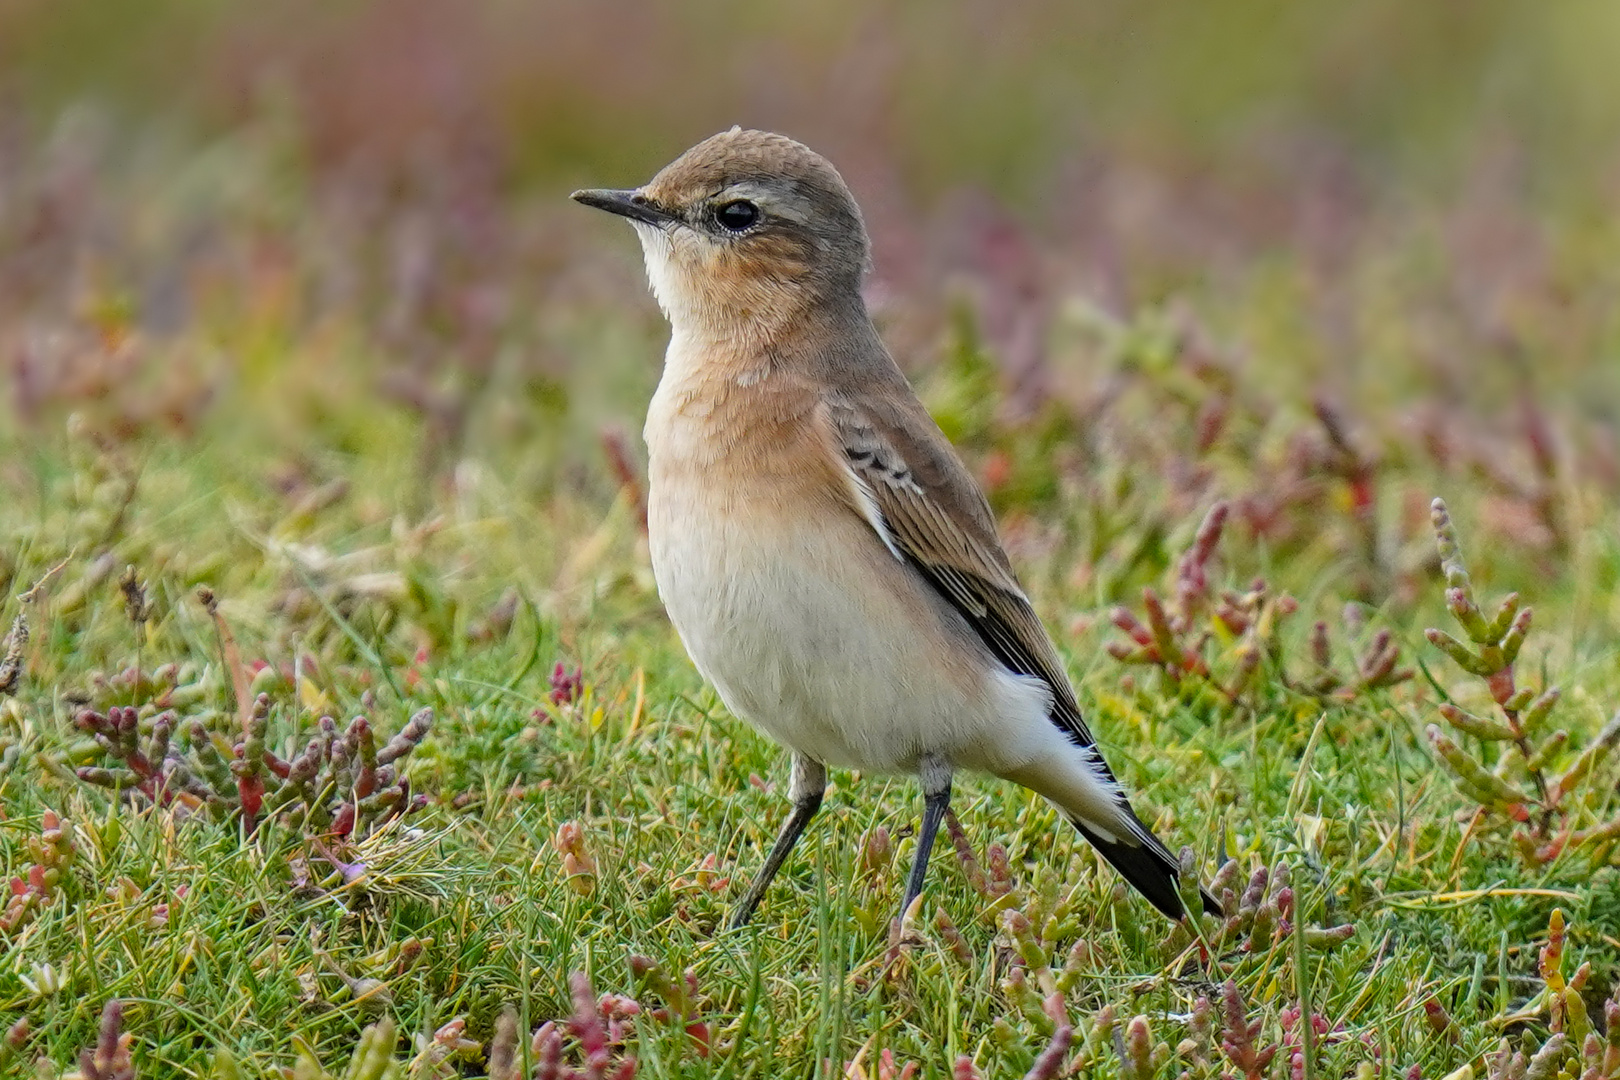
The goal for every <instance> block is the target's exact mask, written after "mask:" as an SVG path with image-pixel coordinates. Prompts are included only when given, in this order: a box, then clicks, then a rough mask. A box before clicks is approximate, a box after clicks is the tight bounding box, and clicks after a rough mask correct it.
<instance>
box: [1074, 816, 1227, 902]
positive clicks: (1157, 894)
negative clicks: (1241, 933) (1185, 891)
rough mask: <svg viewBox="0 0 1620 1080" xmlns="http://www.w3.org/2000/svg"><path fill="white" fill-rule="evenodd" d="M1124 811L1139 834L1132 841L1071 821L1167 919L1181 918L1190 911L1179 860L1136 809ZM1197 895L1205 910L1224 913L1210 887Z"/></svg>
mask: <svg viewBox="0 0 1620 1080" xmlns="http://www.w3.org/2000/svg"><path fill="white" fill-rule="evenodd" d="M1125 812H1126V813H1127V814H1130V817H1131V820H1132V822H1134V823H1135V825H1136V826H1137V828H1138V830H1139V832H1138V835H1137V836H1134V837H1132V838H1131V839H1130V840H1109V839H1105V838H1104V837H1102V836H1100V835H1098V834H1097V833H1096V832H1095V831H1093V830H1092V829H1090V828H1088V827H1087V826H1086V823H1085V822H1084V821H1082V820H1080V818H1078V817H1072V816H1071V817H1070V818H1069V820H1070V821H1072V822H1074V827H1075V828H1076V829H1079V830H1080V835H1081V836H1084V837H1085V838H1086V840H1087V841H1088V842H1089V843H1090V844H1091V846H1092V847H1094V848H1096V849H1097V851H1098V852H1099V853H1100V854H1101V855H1102V857H1103V858H1105V859H1107V860H1108V862H1109V865H1111V866H1112V867H1113V868H1114V869H1115V870H1118V871H1119V876H1120V877H1122V878H1124V879H1125V880H1126V881H1128V882H1130V884H1131V887H1132V888H1134V889H1135V890H1136V891H1137V892H1139V893H1141V894H1142V895H1143V896H1144V897H1146V898H1147V901H1148V903H1150V904H1152V905H1153V906H1154V907H1156V908H1158V909H1159V911H1161V912H1163V913H1164V915H1165V916H1166V917H1167V918H1171V919H1180V918H1182V917H1183V916H1184V915H1186V914H1187V908H1186V905H1185V904H1183V903H1182V900H1181V890H1180V888H1179V887H1178V886H1179V883H1180V881H1181V867H1180V865H1179V864H1178V863H1177V862H1176V859H1175V856H1173V855H1171V854H1170V851H1169V849H1167V848H1166V847H1165V846H1164V844H1162V843H1161V842H1160V841H1159V838H1158V837H1156V836H1154V835H1153V833H1152V831H1151V830H1149V829H1148V827H1147V826H1146V825H1144V824H1143V823H1142V821H1141V819H1140V818H1138V817H1137V816H1136V814H1135V813H1134V812H1132V811H1131V810H1130V809H1129V808H1126V810H1125ZM1131 841H1136V842H1135V843H1132V842H1131ZM1198 895H1199V896H1200V897H1201V898H1202V899H1203V902H1204V911H1205V912H1206V913H1208V914H1210V915H1217V916H1218V915H1220V914H1221V905H1220V901H1218V900H1216V899H1215V897H1213V896H1211V895H1210V893H1209V890H1208V889H1206V888H1204V887H1203V886H1202V885H1200V886H1199V887H1198Z"/></svg>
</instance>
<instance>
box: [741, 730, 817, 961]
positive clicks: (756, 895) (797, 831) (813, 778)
mask: <svg viewBox="0 0 1620 1080" xmlns="http://www.w3.org/2000/svg"><path fill="white" fill-rule="evenodd" d="M826 791H827V767H826V766H825V765H823V764H822V763H821V762H819V761H816V760H814V759H813V758H807V757H805V756H804V755H803V754H798V753H796V754H794V755H793V780H792V783H791V786H790V789H789V795H790V797H791V798H792V799H793V810H792V812H791V813H789V814H788V817H787V820H786V821H784V822H783V823H782V831H781V832H779V833H777V834H776V843H774V844H772V845H771V853H770V854H769V855H767V856H765V865H764V866H762V867H760V869H759V873H758V874H757V875H755V877H754V883H753V884H752V885H750V886H748V893H747V895H746V896H744V897H743V898H742V903H740V904H738V905H737V910H736V913H735V914H733V915H732V916H731V928H732V929H733V930H735V929H737V928H738V927H740V926H746V925H747V924H748V920H749V919H751V918H753V917H754V909H755V908H756V907H758V906H759V902H760V900H761V899H763V898H764V896H765V890H766V889H768V888H770V885H771V879H772V878H774V877H775V876H776V872H777V871H778V870H780V869H782V864H783V863H784V862H786V861H787V857H788V853H789V852H791V851H792V850H793V845H794V844H796V843H798V842H799V836H800V835H801V834H802V833H803V832H804V827H805V826H806V825H808V824H810V819H811V818H813V817H815V816H816V811H817V810H819V809H821V797H822V796H823V795H824V794H826Z"/></svg>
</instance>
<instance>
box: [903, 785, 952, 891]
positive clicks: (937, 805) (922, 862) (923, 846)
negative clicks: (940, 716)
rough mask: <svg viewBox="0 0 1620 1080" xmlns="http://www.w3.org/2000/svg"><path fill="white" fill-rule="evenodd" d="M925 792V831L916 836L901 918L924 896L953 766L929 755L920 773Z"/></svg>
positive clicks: (923, 823)
mask: <svg viewBox="0 0 1620 1080" xmlns="http://www.w3.org/2000/svg"><path fill="white" fill-rule="evenodd" d="M920 775H921V779H922V789H923V819H922V829H921V831H919V832H918V833H917V853H916V854H915V855H913V856H912V859H911V875H910V876H909V877H907V878H906V899H905V902H904V903H902V904H901V905H900V917H901V919H902V920H903V919H904V918H905V916H906V912H907V911H910V910H911V902H912V901H913V900H915V899H917V897H919V896H921V895H922V891H923V880H924V879H925V878H926V877H927V876H928V856H929V854H930V853H932V852H933V850H934V836H935V835H936V834H937V833H938V832H939V823H940V822H941V821H943V820H944V819H945V811H946V810H947V809H949V808H950V805H951V767H950V765H949V764H947V763H946V762H944V761H942V760H941V759H939V758H937V757H934V756H932V755H930V756H929V757H926V758H924V759H923V762H922V768H921V770H920Z"/></svg>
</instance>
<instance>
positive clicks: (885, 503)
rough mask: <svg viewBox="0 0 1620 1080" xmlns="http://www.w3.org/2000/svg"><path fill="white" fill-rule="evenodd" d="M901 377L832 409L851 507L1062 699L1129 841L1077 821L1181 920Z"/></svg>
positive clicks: (1152, 849) (974, 498) (985, 526)
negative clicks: (895, 382)
mask: <svg viewBox="0 0 1620 1080" xmlns="http://www.w3.org/2000/svg"><path fill="white" fill-rule="evenodd" d="M894 377H895V379H897V380H899V383H898V385H897V386H896V387H894V388H893V390H894V391H895V392H891V393H887V394H877V395H873V394H867V395H863V397H862V400H861V403H860V404H858V405H857V404H856V403H855V401H854V400H852V398H851V397H843V396H826V397H823V399H822V402H821V408H820V418H821V419H822V420H823V422H824V423H825V425H826V431H827V434H828V436H829V438H830V439H831V441H832V443H833V447H832V449H833V452H834V453H841V454H842V455H843V459H844V460H843V464H844V466H845V475H846V477H847V478H848V480H849V493H850V499H851V503H852V504H853V506H854V507H855V509H856V510H858V511H859V512H860V514H861V515H862V516H863V517H865V519H866V520H867V522H868V523H869V524H870V525H871V526H872V529H873V530H874V531H875V532H876V533H877V534H878V537H879V538H880V539H881V540H882V541H883V543H884V545H885V546H886V547H887V548H888V549H889V551H890V552H891V553H892V554H893V555H894V557H895V558H897V559H899V560H901V561H902V562H905V563H908V564H910V565H911V566H913V567H915V568H916V570H917V571H918V572H919V573H920V574H922V576H923V578H924V579H925V580H927V581H928V583H929V584H930V585H932V586H933V587H934V588H935V590H937V591H938V592H939V594H940V595H941V596H943V597H944V598H945V599H946V600H947V601H949V602H950V604H951V605H952V606H953V607H955V608H956V610H957V611H958V612H960V613H961V615H962V617H963V618H964V619H966V620H967V623H968V625H969V626H970V627H972V628H973V630H974V631H975V632H976V633H977V634H978V635H979V637H980V638H981V639H983V641H984V643H985V645H986V646H988V647H989V649H990V651H991V653H993V654H994V655H995V656H996V657H997V658H998V659H999V660H1000V661H1001V662H1002V663H1003V664H1005V665H1006V666H1007V667H1008V668H1009V669H1011V670H1012V671H1015V672H1017V673H1019V674H1020V675H1030V676H1034V677H1035V678H1038V679H1040V680H1041V681H1042V682H1044V683H1046V685H1047V686H1048V687H1050V688H1051V691H1052V712H1051V714H1050V718H1051V720H1052V723H1054V724H1056V725H1057V726H1058V727H1059V728H1060V729H1061V730H1062V731H1063V732H1064V733H1065V734H1066V735H1068V737H1069V740H1070V741H1071V742H1072V743H1074V744H1075V745H1076V746H1077V747H1081V748H1085V755H1084V757H1085V765H1086V767H1087V768H1089V769H1092V770H1094V772H1095V775H1096V776H1097V778H1098V779H1099V780H1101V781H1102V782H1103V783H1104V784H1105V785H1106V786H1111V787H1112V789H1113V792H1114V797H1115V798H1116V799H1117V806H1118V809H1119V811H1120V813H1121V814H1122V816H1123V823H1124V824H1125V826H1126V828H1127V829H1128V833H1127V834H1126V835H1119V834H1118V833H1117V826H1118V825H1119V824H1121V822H1120V821H1118V820H1116V821H1110V822H1096V821H1091V820H1088V819H1087V817H1086V816H1085V815H1084V814H1083V813H1081V812H1079V811H1078V810H1075V809H1071V810H1070V814H1069V816H1070V819H1071V820H1072V821H1073V822H1074V824H1075V825H1076V827H1078V828H1079V829H1080V831H1081V833H1082V834H1084V836H1085V837H1086V839H1087V840H1089V841H1090V842H1091V843H1092V845H1093V846H1095V847H1096V848H1097V850H1098V851H1099V852H1101V853H1102V855H1103V857H1104V858H1106V859H1107V860H1108V861H1109V862H1110V863H1112V864H1113V865H1114V868H1115V869H1117V870H1118V871H1119V872H1120V874H1121V875H1123V876H1124V878H1125V880H1127V881H1129V882H1130V883H1131V884H1132V885H1134V886H1135V887H1136V888H1137V889H1138V890H1140V891H1141V892H1142V894H1143V895H1144V896H1146V897H1147V898H1148V900H1149V901H1150V902H1151V903H1152V904H1153V906H1154V907H1156V908H1158V909H1159V910H1160V911H1162V912H1164V914H1166V915H1167V916H1169V917H1170V918H1172V919H1177V918H1180V917H1181V916H1182V915H1183V914H1184V913H1185V906H1184V904H1183V903H1182V900H1181V897H1180V895H1179V893H1178V886H1177V881H1178V879H1179V876H1180V863H1179V862H1178V860H1177V859H1176V857H1175V856H1174V855H1172V854H1171V852H1170V849H1169V848H1167V847H1165V845H1164V843H1163V842H1162V841H1161V840H1160V839H1159V838H1158V837H1157V836H1155V835H1153V830H1152V829H1150V828H1149V827H1148V826H1147V824H1146V823H1145V822H1143V821H1142V819H1141V818H1139V817H1137V816H1136V812H1135V811H1134V810H1132V809H1131V805H1130V802H1129V801H1128V800H1127V799H1126V797H1125V793H1124V792H1123V791H1121V790H1119V787H1118V785H1117V783H1116V782H1115V780H1114V774H1113V771H1112V770H1110V769H1109V768H1108V763H1107V762H1106V761H1104V760H1103V757H1102V755H1101V754H1100V753H1097V752H1096V751H1095V750H1092V749H1090V748H1091V747H1092V746H1093V744H1094V742H1095V740H1094V739H1093V738H1092V736H1091V730H1090V729H1089V728H1087V727H1086V722H1085V720H1084V719H1083V718H1082V717H1081V715H1080V706H1079V704H1078V703H1077V702H1076V701H1075V698H1074V689H1073V687H1071V686H1070V685H1069V679H1068V676H1067V675H1066V674H1065V673H1064V671H1063V664H1062V661H1060V660H1059V659H1058V655H1057V649H1056V648H1055V647H1053V645H1052V639H1051V638H1050V637H1048V636H1047V633H1046V628H1045V627H1044V626H1042V625H1041V621H1040V619H1039V618H1038V617H1036V615H1035V609H1034V608H1032V607H1031V606H1030V603H1029V597H1027V596H1025V595H1024V590H1023V589H1022V588H1021V587H1020V586H1019V584H1018V579H1017V578H1016V577H1015V576H1014V575H1013V571H1012V564H1011V563H1009V562H1008V561H1007V553H1006V552H1005V551H1003V550H1002V548H1001V540H1000V538H999V537H998V536H997V535H996V520H995V517H994V515H992V514H991V512H990V506H989V504H988V503H986V502H985V499H984V493H983V492H981V491H980V490H979V486H978V484H976V483H974V481H973V477H972V476H971V475H969V473H968V471H967V469H966V468H965V467H964V466H963V465H962V462H961V461H960V460H959V459H958V458H957V456H956V453H955V451H954V450H952V449H951V445H950V443H949V442H947V441H946V439H945V436H944V435H943V434H942V433H941V432H940V430H939V428H938V426H936V425H935V424H934V421H933V418H932V417H930V416H929V415H928V412H927V410H925V409H924V408H923V407H922V403H921V402H919V401H918V400H917V399H916V396H915V395H913V394H912V393H911V392H910V388H909V387H905V384H904V377H903V376H901V375H900V374H899V372H898V371H896V372H895V373H894ZM900 387H905V388H904V392H899V388H900ZM1199 892H1200V895H1201V898H1202V905H1203V908H1204V910H1205V911H1207V912H1210V913H1211V914H1215V915H1219V914H1220V913H1221V905H1220V902H1219V901H1217V900H1216V899H1215V897H1214V896H1212V895H1210V893H1209V891H1208V890H1207V889H1202V888H1200V890H1199Z"/></svg>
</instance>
